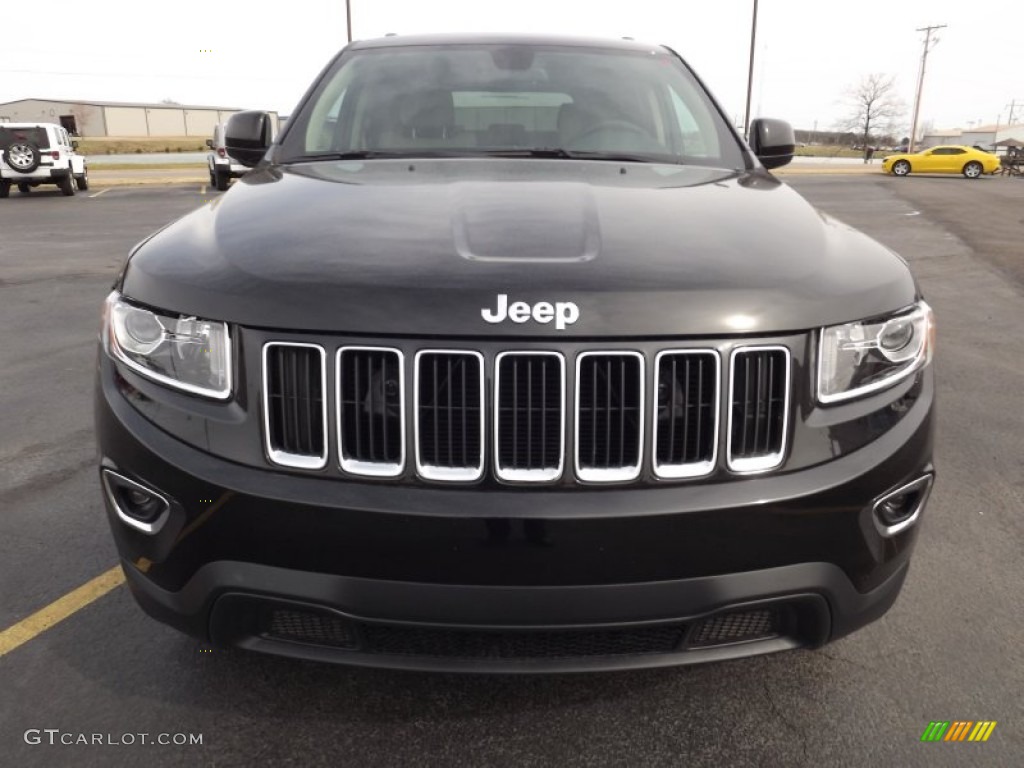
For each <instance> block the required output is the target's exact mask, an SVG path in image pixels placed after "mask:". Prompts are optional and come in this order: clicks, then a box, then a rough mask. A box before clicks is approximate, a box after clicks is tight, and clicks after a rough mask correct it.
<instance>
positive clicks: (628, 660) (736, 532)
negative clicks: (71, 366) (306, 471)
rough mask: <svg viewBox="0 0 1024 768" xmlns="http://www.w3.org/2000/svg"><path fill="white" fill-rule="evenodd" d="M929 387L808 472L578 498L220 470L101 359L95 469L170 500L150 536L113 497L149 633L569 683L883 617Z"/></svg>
mask: <svg viewBox="0 0 1024 768" xmlns="http://www.w3.org/2000/svg"><path fill="white" fill-rule="evenodd" d="M933 386H934V385H933V381H932V375H931V369H930V368H929V369H926V370H925V372H924V373H923V374H922V375H921V376H920V377H919V381H918V383H917V384H916V385H915V388H916V390H917V394H916V397H915V398H914V399H913V400H912V402H911V404H910V405H909V406H908V410H907V411H906V413H905V414H904V415H903V416H902V418H901V419H900V420H899V421H897V422H896V423H895V425H894V426H892V427H891V428H890V429H888V431H886V432H884V433H883V434H882V435H881V436H880V437H879V438H877V439H875V440H874V441H872V442H871V443H869V444H867V445H865V446H864V447H862V448H860V449H858V450H854V451H852V452H849V453H847V454H845V455H842V456H840V457H839V458H837V459H835V460H832V461H827V462H824V463H821V464H817V465H815V466H811V467H808V468H804V469H800V470H799V471H793V472H785V473H778V474H773V475H764V476H757V477H746V478H737V479H736V481H735V482H729V483H719V484H714V485H708V484H701V483H694V484H675V485H671V486H665V487H638V488H608V487H603V488H578V489H575V490H573V491H566V490H564V489H522V488H510V489H508V490H507V491H502V490H498V491H496V490H495V489H493V488H492V489H486V490H482V489H472V488H469V489H465V488H460V489H451V488H424V487H413V486H409V485H402V484H381V483H373V482H364V483H360V482H346V481H341V480H339V479H337V478H331V477H308V476H296V475H290V474H287V473H281V472H275V471H271V470H270V469H266V470H263V469H258V468H254V467H248V466H243V465H240V464H237V463H234V462H229V461H226V460H224V459H221V458H218V457H216V456H213V455H211V454H209V453H206V452H204V451H201V450H199V449H197V448H194V447H192V446H189V445H187V444H185V443H184V442H182V441H180V440H178V439H177V438H175V437H173V436H171V435H170V434H168V433H167V432H165V431H163V430H162V429H160V428H158V427H157V426H155V425H154V424H153V423H152V422H150V421H148V420H147V419H146V418H144V417H143V416H142V415H141V413H140V412H139V411H138V410H137V409H136V408H135V407H134V406H133V405H132V404H131V403H130V402H129V399H128V397H131V396H138V393H137V392H135V391H134V390H132V388H131V387H130V386H126V385H125V384H124V382H123V380H121V378H120V376H119V374H118V373H117V371H116V369H115V367H114V365H113V363H111V361H110V360H109V359H108V358H106V356H105V355H103V354H101V355H100V361H99V382H98V386H97V406H96V414H97V433H98V436H99V442H100V450H101V455H102V462H103V466H104V467H107V468H111V469H114V470H116V471H117V472H119V473H121V474H122V475H124V476H126V477H130V478H135V479H137V480H138V481H140V482H142V483H145V484H147V485H148V486H150V487H152V488H154V489H157V490H159V491H160V492H162V493H164V494H166V495H167V496H168V497H170V498H172V499H173V500H174V502H175V503H174V505H173V509H172V510H171V513H170V515H169V518H168V520H167V522H166V524H165V525H163V527H162V528H161V530H160V531H159V533H158V534H156V535H148V534H146V533H143V532H141V531H138V530H135V529H133V528H131V527H129V526H126V525H125V524H124V523H123V522H122V521H121V520H120V519H119V518H118V516H117V514H116V512H115V510H114V509H113V508H112V505H111V504H110V501H109V499H108V500H107V508H108V514H109V518H110V523H111V526H112V529H113V532H114V536H115V540H116V542H117V546H118V549H119V551H120V553H121V556H122V565H123V567H124V570H125V573H126V575H127V577H128V581H129V584H130V585H131V588H132V591H133V594H134V595H135V597H136V599H137V600H138V602H139V603H140V605H141V606H142V607H143V608H144V609H145V610H146V611H147V612H148V613H150V614H151V615H152V616H154V617H155V618H157V619H159V620H161V621H163V622H166V623H168V624H171V625H173V626H175V627H177V628H179V629H181V630H183V631H185V632H188V633H190V634H192V635H195V636H197V637H200V638H204V639H207V640H211V641H213V642H215V643H219V644H223V645H235V646H240V647H245V648H252V649H256V650H260V651H265V652H271V653H278V654H282V655H287V656H296V657H301V658H311V659H323V660H333V661H341V662H345V663H351V664H364V665H372V666H390V667H401V668H418V669H446V670H473V671H540V670H546V671H565V670H589V669H617V668H629V667H640V666H660V665H667V664H684V663H692V662H697V661H708V660H716V659H724V658H735V657H739V656H746V655H752V654H758V653H767V652H771V651H777V650H783V649H787V648H794V647H799V646H816V645H819V644H821V643H824V642H827V641H830V640H833V639H835V638H837V637H840V636H842V635H845V634H847V633H849V632H851V631H853V630H855V629H857V628H859V627H861V626H863V625H864V624H866V623H868V622H870V621H872V620H874V619H876V618H878V617H879V616H881V615H882V614H883V613H884V612H885V611H886V610H887V609H888V608H889V607H890V606H891V605H892V603H893V602H894V601H895V599H896V596H897V594H898V592H899V590H900V587H901V585H902V582H903V579H904V578H905V575H906V572H907V566H908V561H909V558H910V554H911V551H912V549H913V545H914V542H915V540H916V536H917V531H918V525H913V526H910V527H909V528H907V529H905V530H903V531H901V532H899V533H898V534H896V535H894V536H883V535H881V534H880V532H879V531H878V529H877V527H876V521H875V518H874V517H873V512H872V508H873V506H874V502H875V501H876V500H877V499H878V498H880V497H881V496H882V495H884V494H885V493H886V492H888V491H889V490H891V489H893V488H898V487H900V486H901V485H904V484H906V483H908V482H910V481H912V480H914V479H916V478H918V477H920V476H921V475H923V474H927V473H930V472H932V467H931V463H930V457H931V446H932V431H933V421H932V401H933ZM133 392H134V395H133V394H132V393H133ZM126 394H127V396H126ZM766 614H769V615H770V616H771V618H770V621H769V622H768V625H764V626H761V628H760V631H759V632H754V633H753V635H750V636H730V635H728V634H726V635H724V637H725V641H724V642H717V643H712V644H708V643H701V642H699V641H695V638H697V637H698V635H701V634H702V633H704V632H705V628H706V627H707V626H708V625H709V622H712V623H713V622H719V624H721V623H722V622H725V623H729V622H732V623H733V624H736V623H737V622H738V623H743V622H750V621H754V618H756V617H759V616H761V617H763V616H764V615H766ZM281 617H284V618H283V619H282V618H281ZM730 617H733V618H735V619H736V621H733V618H730ZM736 617H738V618H736ZM751 617H754V618H751ZM282 622H283V623H282ZM285 625H287V627H286V629H287V630H288V631H281V627H282V626H285ZM716 626H717V625H716ZM381 633H384V634H383V635H382V634H381ZM382 637H383V638H384V639H383V640H382V639H381V638H382ZM737 637H739V639H736V638H737ZM510 638H511V639H510ZM652 638H653V639H654V640H657V642H654V643H653V644H647V640H649V639H652ZM659 643H660V644H659ZM595 649H596V651H595ZM520 651H521V652H520ZM620 651H621V652H620Z"/></svg>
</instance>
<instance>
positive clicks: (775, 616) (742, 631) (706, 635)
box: [689, 609, 779, 646]
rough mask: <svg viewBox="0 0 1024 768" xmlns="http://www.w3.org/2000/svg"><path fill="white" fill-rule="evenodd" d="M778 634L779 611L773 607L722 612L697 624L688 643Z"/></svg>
mask: <svg viewBox="0 0 1024 768" xmlns="http://www.w3.org/2000/svg"><path fill="white" fill-rule="evenodd" d="M777 634H779V612H778V611H777V610H774V609H767V610H757V611H742V612H738V613H724V614H721V615H720V616H712V617H711V618H710V619H705V620H704V621H702V622H701V623H700V624H698V625H697V628H696V630H695V631H694V633H693V635H692V636H691V638H690V643H689V644H690V645H691V646H693V645H717V644H718V643H738V642H740V641H743V640H760V639H763V638H766V637H774V636H775V635H777Z"/></svg>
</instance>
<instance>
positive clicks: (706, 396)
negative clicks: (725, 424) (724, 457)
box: [651, 349, 722, 480]
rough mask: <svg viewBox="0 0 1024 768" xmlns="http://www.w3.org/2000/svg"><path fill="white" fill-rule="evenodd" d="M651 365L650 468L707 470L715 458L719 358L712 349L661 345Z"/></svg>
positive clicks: (680, 472)
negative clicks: (652, 466)
mask: <svg viewBox="0 0 1024 768" xmlns="http://www.w3.org/2000/svg"><path fill="white" fill-rule="evenodd" d="M654 369H655V370H654V387H655V398H656V400H655V403H654V419H653V421H654V435H653V437H652V439H651V442H652V443H653V456H652V458H653V465H654V474H656V475H657V476H658V477H661V478H665V479H672V480H674V479H679V478H687V477H701V476H703V475H708V474H710V473H711V472H713V471H714V469H715V465H716V464H717V462H718V434H719V423H720V419H719V409H720V408H721V397H722V394H721V392H722V385H721V379H722V358H721V357H720V356H719V354H718V352H717V351H715V350H714V349H666V350H662V351H661V352H659V353H658V355H657V357H656V358H655V362H654Z"/></svg>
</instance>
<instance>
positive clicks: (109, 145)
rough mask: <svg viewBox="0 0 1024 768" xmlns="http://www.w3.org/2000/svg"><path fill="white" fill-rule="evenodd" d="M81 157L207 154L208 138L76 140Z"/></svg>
mask: <svg viewBox="0 0 1024 768" xmlns="http://www.w3.org/2000/svg"><path fill="white" fill-rule="evenodd" d="M75 141H77V142H78V153H79V154H80V155H141V154H145V153H147V152H167V153H173V152H207V151H209V150H208V149H207V147H206V144H205V142H206V138H205V137H200V136H189V137H187V138H185V137H181V138H160V139H107V138H92V139H75Z"/></svg>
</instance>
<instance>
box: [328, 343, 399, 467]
mask: <svg viewBox="0 0 1024 768" xmlns="http://www.w3.org/2000/svg"><path fill="white" fill-rule="evenodd" d="M335 371H336V375H337V383H336V385H335V392H336V394H337V420H338V454H339V457H340V464H341V468H342V469H344V470H345V471H346V472H350V473H352V474H353V475H366V476H369V477H397V476H398V475H400V474H402V472H403V471H404V470H405V424H406V416H405V357H404V355H403V354H402V352H401V350H398V349H393V348H390V347H365V346H346V347H342V348H341V349H339V350H338V356H337V365H336V366H335Z"/></svg>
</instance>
